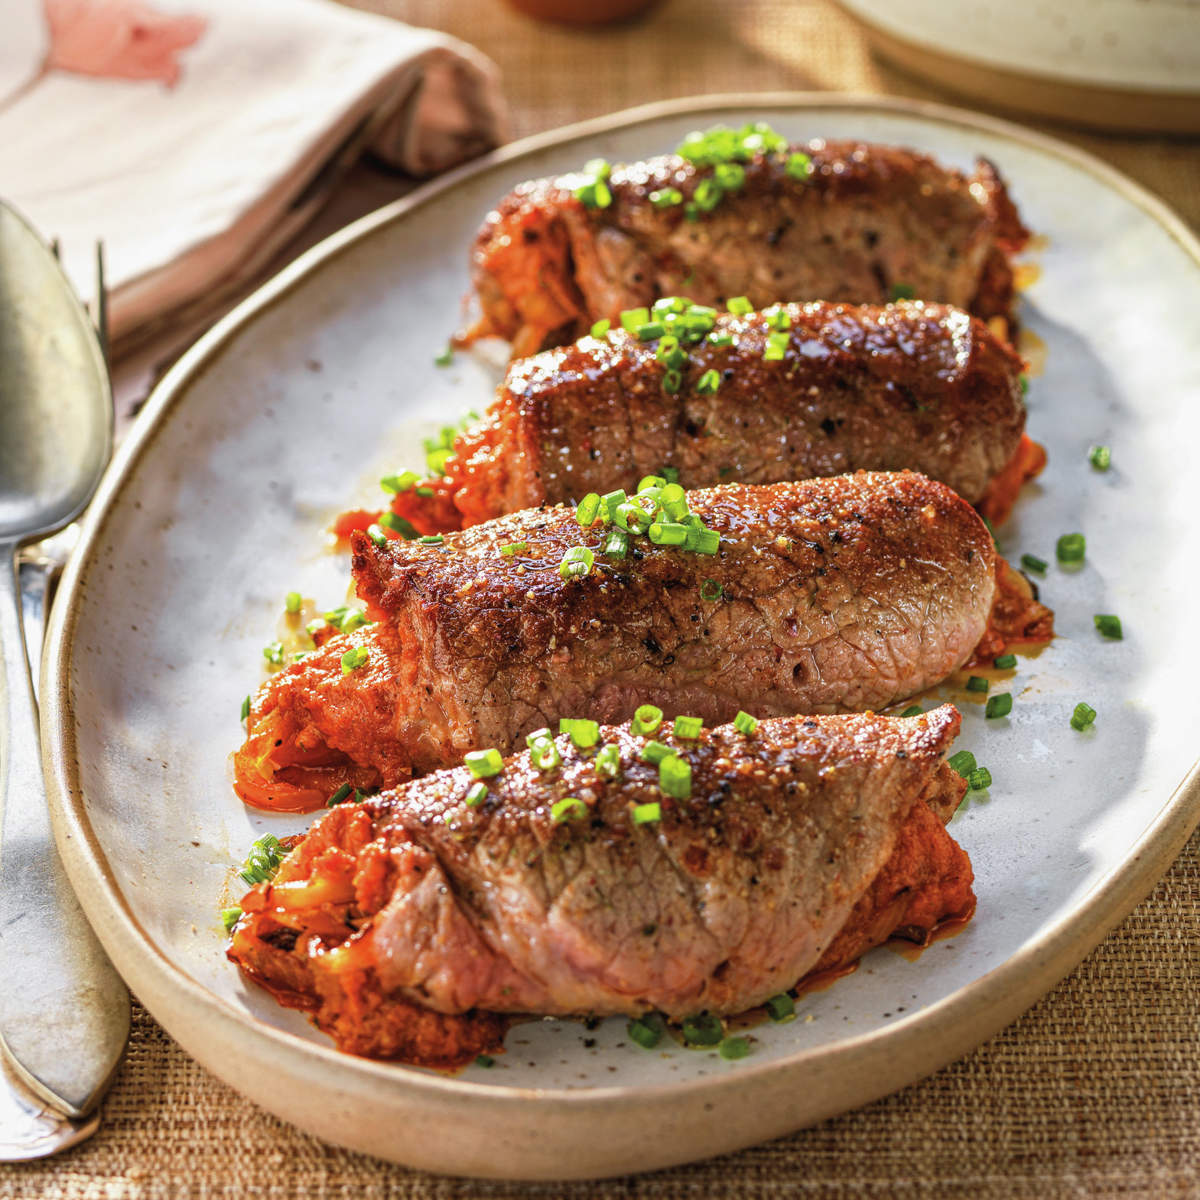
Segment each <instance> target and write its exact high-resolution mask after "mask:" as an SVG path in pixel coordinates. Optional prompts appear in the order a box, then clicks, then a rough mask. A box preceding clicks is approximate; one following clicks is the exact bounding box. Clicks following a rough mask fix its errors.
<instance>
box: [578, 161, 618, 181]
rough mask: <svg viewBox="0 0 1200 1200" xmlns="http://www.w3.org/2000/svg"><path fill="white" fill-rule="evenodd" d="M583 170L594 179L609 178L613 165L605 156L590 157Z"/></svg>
mask: <svg viewBox="0 0 1200 1200" xmlns="http://www.w3.org/2000/svg"><path fill="white" fill-rule="evenodd" d="M583 171H584V174H585V175H590V176H591V177H592V178H593V179H607V178H608V177H609V176H610V175H611V174H612V167H611V166H610V165H609V164H608V162H607V161H606V160H605V159H603V158H590V159H588V161H587V162H586V163H584V164H583Z"/></svg>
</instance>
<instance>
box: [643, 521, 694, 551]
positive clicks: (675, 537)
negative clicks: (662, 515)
mask: <svg viewBox="0 0 1200 1200" xmlns="http://www.w3.org/2000/svg"><path fill="white" fill-rule="evenodd" d="M647 532H648V533H649V535H650V541H651V542H653V543H654V545H656V546H682V545H683V544H684V543H685V542H686V541H687V535H688V527H687V526H686V525H678V524H676V523H674V522H673V521H667V522H665V523H664V522H662V521H655V522H654V524H653V525H651V526H650V528H649V530H647Z"/></svg>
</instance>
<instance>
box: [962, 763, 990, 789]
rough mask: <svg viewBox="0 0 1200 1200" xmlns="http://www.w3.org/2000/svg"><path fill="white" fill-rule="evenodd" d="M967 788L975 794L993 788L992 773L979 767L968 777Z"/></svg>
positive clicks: (985, 768)
mask: <svg viewBox="0 0 1200 1200" xmlns="http://www.w3.org/2000/svg"><path fill="white" fill-rule="evenodd" d="M967 786H968V787H970V789H971V791H973V792H982V791H984V790H986V789H987V788H990V787H991V786H992V773H991V771H989V770H988V769H987V767H977V768H976V769H975V770H974V771H972V772H971V774H970V775H968V776H967Z"/></svg>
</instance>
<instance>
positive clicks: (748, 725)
mask: <svg viewBox="0 0 1200 1200" xmlns="http://www.w3.org/2000/svg"><path fill="white" fill-rule="evenodd" d="M733 727H734V729H736V730H737V731H738V733H742V734H745V735H746V736H747V737H749V736H750V735H751V734H752V733H753V732H754V731H755V730H756V729H757V728H758V718H757V717H752V716H751V715H750V714H749V713H748V712H739V713H738V715H737V716H736V717H734V718H733Z"/></svg>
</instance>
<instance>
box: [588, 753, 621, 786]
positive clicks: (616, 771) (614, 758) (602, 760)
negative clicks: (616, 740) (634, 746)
mask: <svg viewBox="0 0 1200 1200" xmlns="http://www.w3.org/2000/svg"><path fill="white" fill-rule="evenodd" d="M594 765H595V768H596V773H597V774H598V775H607V776H608V777H609V779H616V778H617V776H618V775H620V774H621V751H620V748H619V747H617V746H612V745H609V746H601V747H600V750H599V752H598V753H597V755H596V759H595V763H594Z"/></svg>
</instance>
